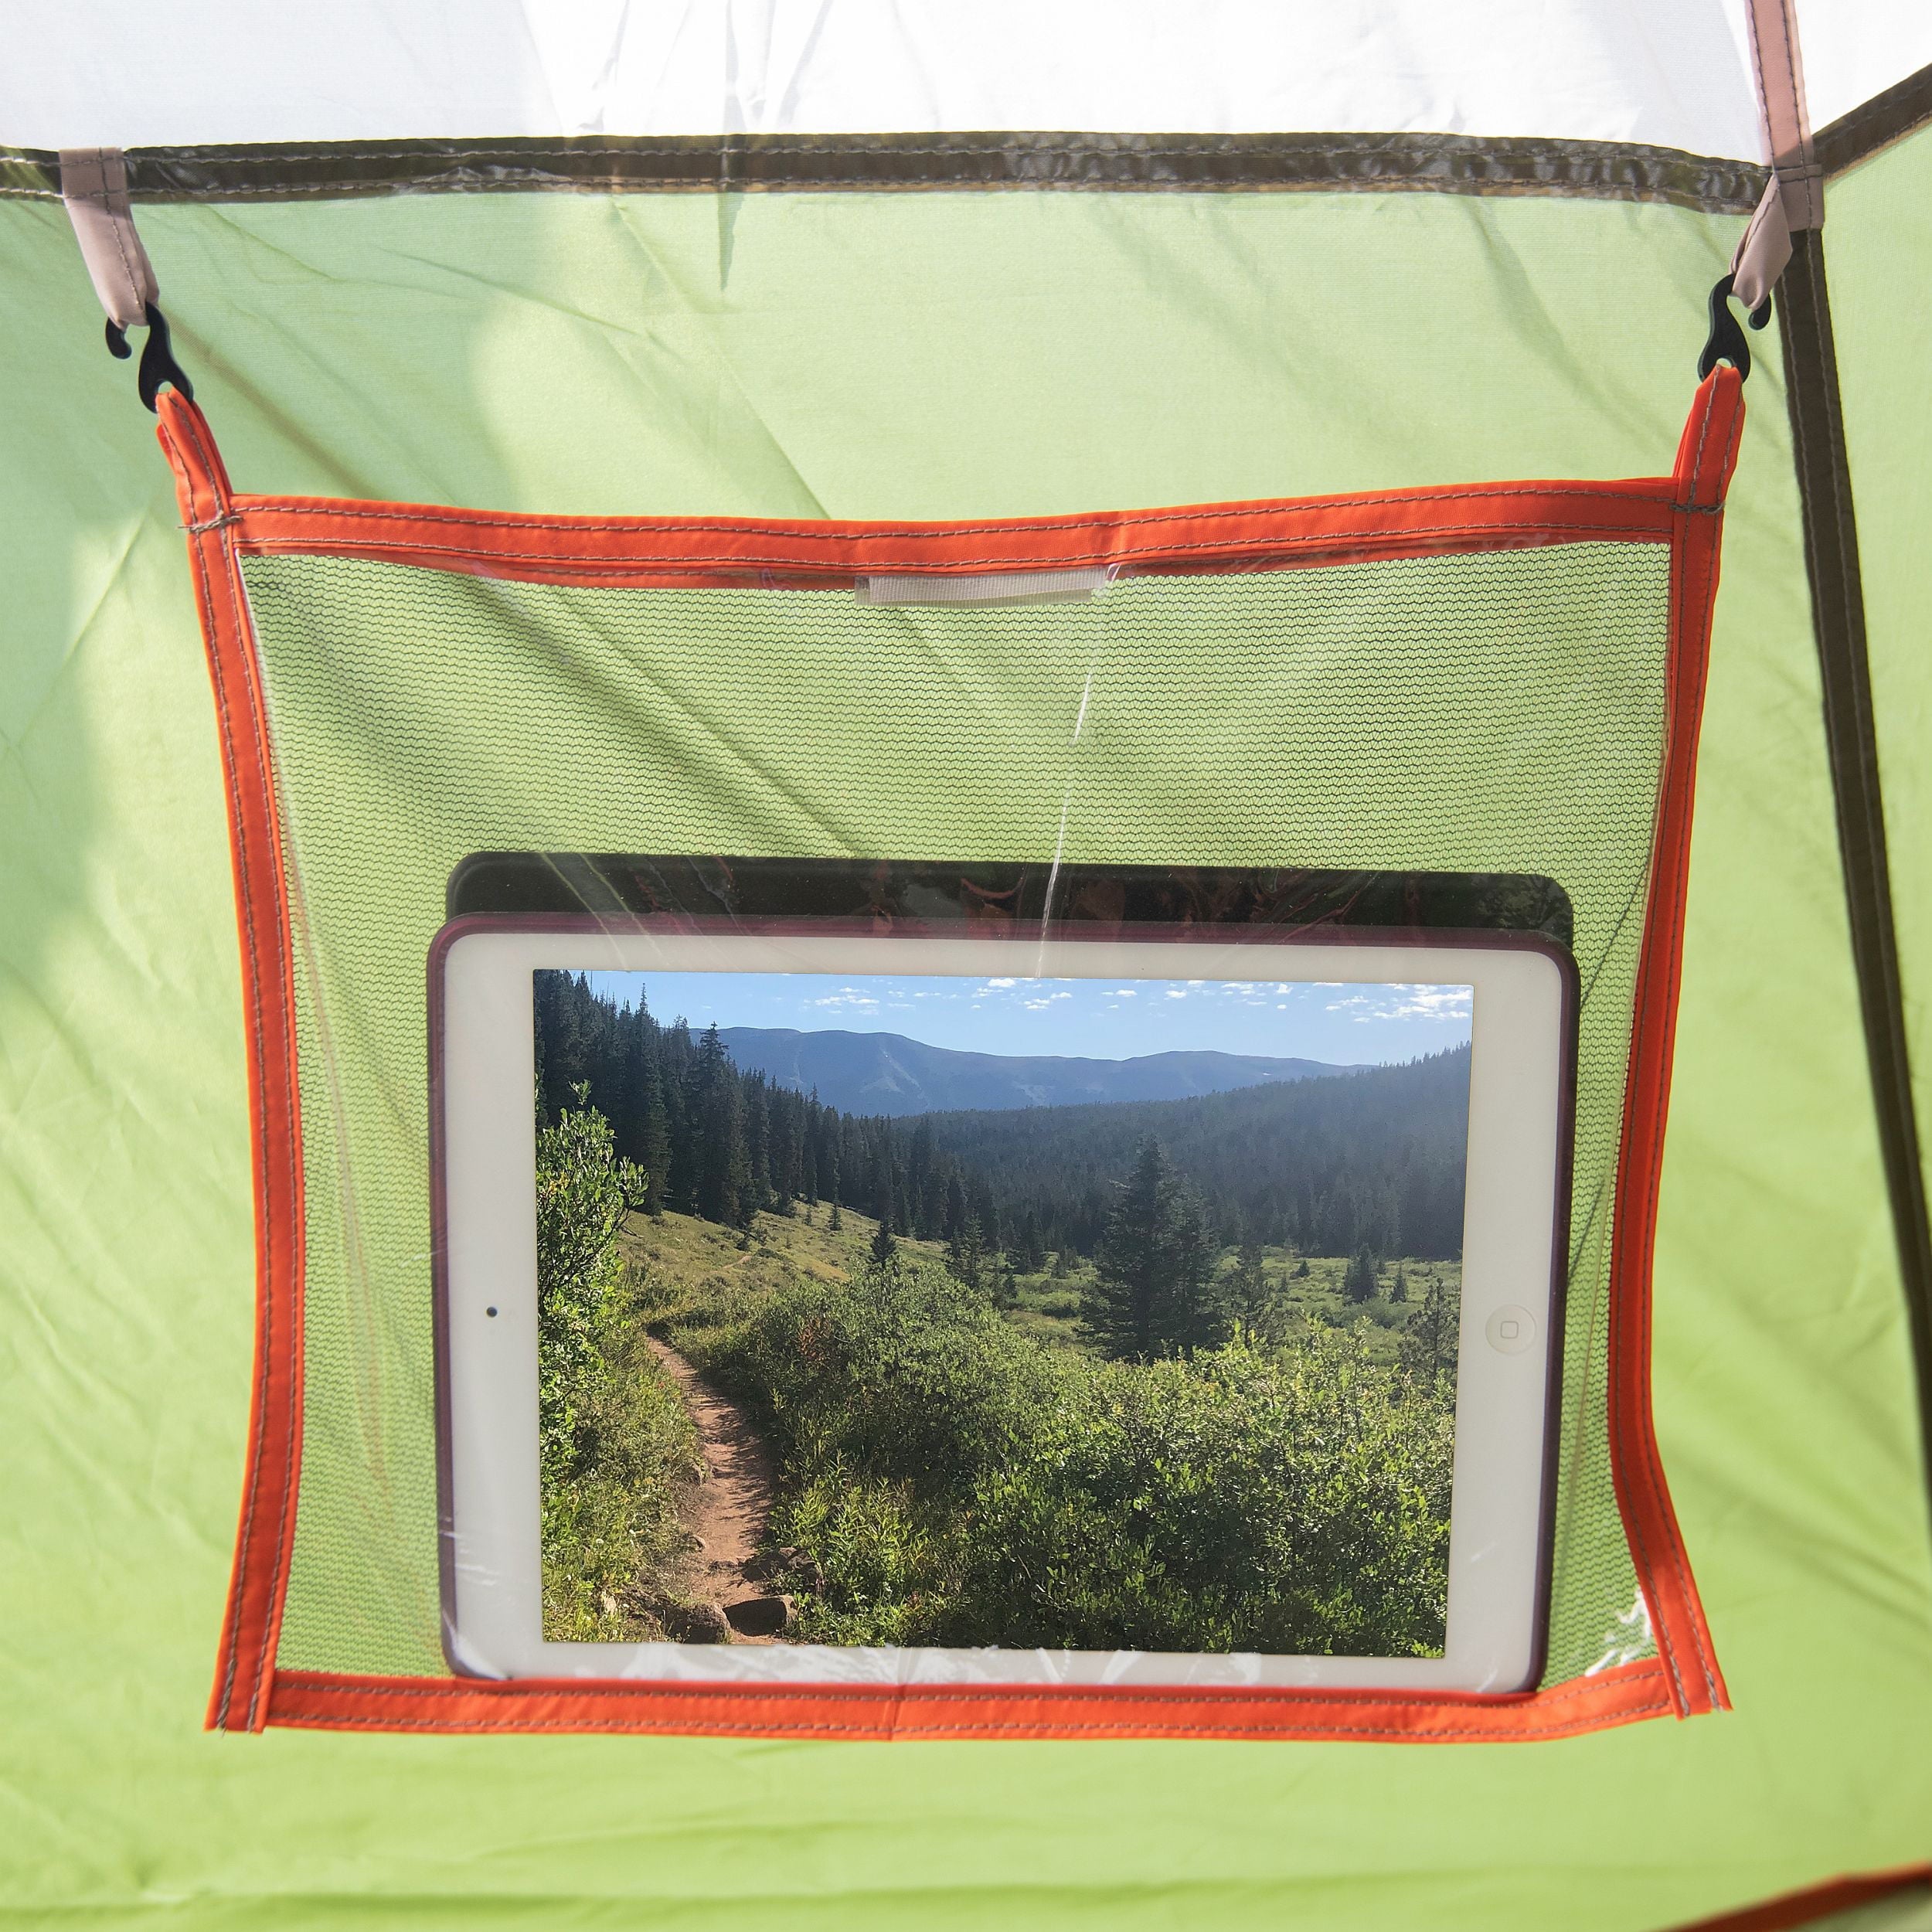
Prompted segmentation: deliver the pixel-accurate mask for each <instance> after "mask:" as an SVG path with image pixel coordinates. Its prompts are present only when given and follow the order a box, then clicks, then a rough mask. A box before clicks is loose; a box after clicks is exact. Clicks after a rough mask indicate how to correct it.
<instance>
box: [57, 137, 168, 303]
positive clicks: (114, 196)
mask: <svg viewBox="0 0 1932 1932" xmlns="http://www.w3.org/2000/svg"><path fill="white" fill-rule="evenodd" d="M60 199H61V200H62V201H63V202H65V203H66V209H67V219H68V220H70V222H72V223H73V232H74V239H75V240H77V241H78V242H79V243H80V259H81V260H83V261H84V262H85V263H86V264H87V274H88V277H89V279H90V281H92V282H93V283H94V293H95V294H97V295H98V296H99V297H100V306H101V307H102V308H104V309H105V310H106V311H107V319H108V321H111V322H112V323H113V324H114V325H115V326H116V327H117V328H133V327H134V325H136V324H137V323H138V322H141V321H145V319H146V317H147V313H148V304H149V303H150V302H151V301H155V300H156V299H157V298H158V294H159V291H158V289H157V288H156V287H155V271H154V267H153V265H152V264H151V263H150V262H149V260H148V251H147V250H146V249H145V248H143V247H141V237H140V236H138V234H136V233H134V210H133V209H132V208H131V207H130V206H128V161H127V157H126V156H125V155H123V154H122V152H121V150H120V149H119V148H62V149H61V151H60Z"/></svg>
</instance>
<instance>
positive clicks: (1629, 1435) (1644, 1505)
mask: <svg viewBox="0 0 1932 1932" xmlns="http://www.w3.org/2000/svg"><path fill="white" fill-rule="evenodd" d="M1743 416H1744V410H1743V383H1742V382H1741V381H1740V379H1739V376H1738V374H1737V372H1736V370H1735V369H1730V368H1729V367H1719V369H1716V371H1715V372H1713V374H1712V375H1711V376H1709V378H1708V379H1706V382H1705V383H1704V384H1703V385H1702V387H1701V388H1700V389H1699V391H1698V393H1697V402H1696V406H1694V407H1693V408H1692V411H1691V417H1690V421H1689V423H1688V424H1687V425H1686V427H1685V431H1684V440H1683V442H1682V445H1681V446H1680V447H1679V451H1678V457H1677V473H1676V476H1675V479H1674V481H1675V485H1676V488H1675V495H1676V497H1677V498H1678V501H1679V505H1681V507H1680V508H1679V509H1678V511H1677V512H1675V515H1676V519H1677V525H1678V527H1677V529H1676V532H1675V543H1674V546H1673V549H1672V574H1671V619H1670V641H1669V645H1668V660H1667V669H1666V673H1665V691H1666V693H1667V698H1666V702H1667V704H1668V715H1667V719H1666V726H1665V751H1664V771H1663V781H1662V785H1661V787H1659V793H1658V813H1657V835H1656V841H1655V848H1654V851H1653V855H1652V858H1651V880H1650V900H1649V904H1648V908H1647V910H1646V912H1645V920H1644V939H1643V947H1642V951H1641V954H1639V959H1638V973H1637V995H1636V1002H1635V1012H1634V1024H1633V1026H1632V1030H1631V1061H1630V1073H1629V1077H1628V1080H1627V1081H1626V1083H1625V1085H1624V1135H1623V1145H1622V1148H1621V1151H1620V1153H1619V1155H1618V1159H1617V1210H1616V1218H1615V1221H1614V1224H1613V1228H1612V1233H1611V1282H1610V1384H1609V1391H1608V1393H1609V1407H1610V1453H1611V1477H1612V1479H1613V1481H1614V1484H1615V1486H1616V1490H1617V1504H1618V1506H1619V1508H1620V1509H1621V1511H1622V1512H1623V1518H1624V1530H1625V1532H1626V1533H1627V1534H1628V1536H1629V1539H1630V1547H1631V1556H1632V1558H1633V1560H1634V1563H1635V1565H1636V1569H1637V1576H1638V1582H1639V1583H1640V1584H1641V1586H1642V1588H1643V1592H1644V1599H1645V1604H1647V1606H1648V1609H1649V1611H1650V1619H1651V1633H1652V1634H1653V1635H1654V1636H1655V1638H1656V1641H1657V1648H1658V1655H1660V1656H1661V1657H1662V1659H1663V1661H1664V1663H1665V1668H1667V1669H1668V1672H1669V1675H1670V1682H1671V1695H1672V1701H1673V1702H1675V1705H1676V1706H1677V1709H1678V1710H1679V1713H1680V1714H1682V1715H1683V1716H1691V1715H1692V1714H1694V1713H1699V1712H1703V1711H1709V1710H1722V1709H1729V1708H1730V1697H1729V1696H1728V1694H1727V1693H1726V1690H1725V1688H1724V1679H1723V1673H1722V1672H1720V1671H1719V1668H1718V1667H1717V1653H1716V1648H1714V1646H1713V1644H1712V1642H1711V1636H1710V1629H1709V1625H1708V1624H1707V1623H1706V1621H1705V1617H1704V1609H1703V1605H1702V1602H1701V1600H1699V1597H1698V1594H1697V1586H1696V1583H1695V1582H1694V1581H1693V1580H1692V1577H1691V1569H1690V1562H1689V1558H1688V1557H1687V1556H1686V1555H1685V1550H1684V1539H1683V1536H1682V1532H1681V1531H1680V1530H1679V1528H1678V1524H1677V1512H1676V1511H1675V1509H1674V1508H1673V1507H1672V1504H1671V1499H1670V1488H1669V1485H1668V1483H1667V1482H1666V1481H1665V1478H1664V1465H1663V1460H1662V1457H1661V1455H1660V1454H1658V1447H1657V1430H1656V1425H1655V1420H1654V1419H1653V1417H1652V1415H1651V1380H1650V1368H1651V1264H1652V1260H1653V1259H1654V1256H1655V1248H1656V1243H1657V1189H1658V1183H1659V1181H1660V1180H1661V1179H1662V1172H1663V1165H1664V1127H1665V1119H1666V1117H1667V1115H1668V1111H1669V1107H1670V1077H1671V1061H1672V1052H1673V1049H1674V1047H1675V1043H1676V1036H1677V989H1678V982H1679V976H1680V973H1681V970H1682V963H1683V952H1684V901H1685V887H1686V883H1687V881H1688V878H1689V870H1690V832H1691V810H1692V804H1693V802H1694V800H1695V797H1696V787H1697V740H1698V732H1699V726H1700V725H1701V723H1702V719H1703V711H1704V683H1705V674H1706V668H1707V667H1708V665H1709V658H1710V620H1711V607H1712V604H1713V600H1714V598H1715V597H1716V594H1717V553H1718V536H1719V523H1720V521H1721V518H1722V513H1723V502H1724V492H1725V489H1726V486H1727V485H1728V484H1729V483H1730V476H1731V471H1732V469H1733V467H1734V466H1735V465H1736V461H1737V439H1738V435H1739V433H1740V430H1741V429H1742V427H1743Z"/></svg>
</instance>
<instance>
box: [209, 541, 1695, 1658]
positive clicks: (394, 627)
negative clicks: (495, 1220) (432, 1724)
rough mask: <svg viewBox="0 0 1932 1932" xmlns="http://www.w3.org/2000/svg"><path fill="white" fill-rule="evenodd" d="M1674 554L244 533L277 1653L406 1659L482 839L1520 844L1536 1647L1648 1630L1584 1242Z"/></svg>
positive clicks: (615, 846)
mask: <svg viewBox="0 0 1932 1932" xmlns="http://www.w3.org/2000/svg"><path fill="white" fill-rule="evenodd" d="M1669 562H1670V559H1669V553H1668V550H1667V549H1666V548H1665V547H1664V546H1662V545H1657V544H1646V543H1580V544H1572V545H1566V546H1551V547H1546V548H1540V549H1529V550H1522V551H1514V552H1505V553H1493V554H1489V555H1484V556H1464V557H1436V558H1425V559H1419V560H1405V561H1399V562H1386V563H1364V564H1355V565H1349V566H1342V567H1336V568H1330V569H1320V570H1274V571H1265V572H1256V573H1249V574H1238V575H1223V576H1211V577H1145V578H1140V579H1134V580H1126V581H1123V582H1121V583H1117V584H1115V585H1113V586H1111V587H1109V588H1108V589H1107V591H1106V592H1105V594H1104V595H1102V596H1100V597H1097V598H1096V599H1095V600H1093V601H1092V602H1090V603H1085V604H1047V605H1041V606H1036V607H1018V608H1013V607H1008V608H1000V609H980V610H973V609H970V608H969V609H960V608H958V607H951V608H947V607H900V608H890V607H871V606H866V605H862V604H859V603H858V602H857V601H856V600H855V598H854V597H853V596H852V594H851V593H850V591H849V590H815V591H801V590H759V589H744V590H615V589H606V588H600V587H566V588H560V587H549V586H539V585H527V584H519V583H498V582H492V581H488V580H482V579H479V578H475V577H465V576H461V575H456V574H450V573H441V572H437V571H431V570H416V569H408V568H402V567H399V566H393V565H386V564H377V563H362V562H358V561H349V560H335V559H318V558H305V557H299V556H275V557H266V558H253V559H250V560H247V561H246V562H245V563H244V566H243V570H244V574H245V577H246V580H247V589H248V593H249V597H250V600H251V603H252V604H253V610H254V615H255V620H256V624H257V630H258V634H259V636H260V645H261V650H262V654H263V657H264V661H265V664H266V668H267V684H268V689H269V694H270V709H271V713H272V723H273V730H274V737H275V749H276V756H277V762H278V766H279V770H280V774H281V787H282V798H283V808H284V813H285V823H286V828H287V842H288V847H289V849H288V853H287V858H288V862H289V872H290V877H291V889H292V893H293V897H294V923H295V942H296V948H297V958H298V965H297V982H298V983H297V1003H298V1039H299V1050H300V1053H301V1094H302V1109H303V1126H304V1134H305V1136H306V1141H305V1165H306V1184H307V1189H308V1217H309V1218H308V1282H307V1294H308V1301H307V1313H306V1322H305V1337H306V1369H305V1383H304V1390H305V1394H304V1401H305V1408H304V1441H303V1461H302V1472H301V1495H300V1502H299V1508H298V1518H297V1526H296V1542H295V1553H294V1565H293V1568H292V1572H291V1582H290V1586H289V1592H288V1600H287V1617H286V1621H285V1622H284V1625H283V1629H282V1634H281V1647H280V1651H279V1653H278V1660H277V1661H278V1662H279V1664H280V1665H281V1666H282V1667H283V1668H307V1669H325V1670H342V1671H363V1672H432V1673H440V1672H442V1671H443V1669H444V1665H443V1662H442V1658H441V1654H440V1648H439V1645H438V1638H437V1631H438V1604H437V1549H436V1534H437V1532H436V1461H435V1441H434V1423H433V1413H434V1410H433V1364H432V1356H431V1343H430V1260H429V1253H428V1247H429V1237H428V1175H427V1145H426V1135H425V1120H426V1117H427V1094H426V1056H425V1037H426V1029H425V1013H424V961H425V957H426V954H427V951H428V948H429V946H430V940H431V939H432V938H433V937H434V934H435V933H436V931H437V928H438V927H439V926H440V924H441V923H442V921H443V908H444V888H445V885H446V883H447V880H448V878H449V875H450V873H451V869H453V868H454V866H455V865H456V864H457V862H458V861H459V860H461V859H463V858H464V856H465V855H468V854H469V853H471V852H476V851H478V850H482V849H496V850H519V849H520V850H549V851H593V852H622V851H634V852H694V853H709V852H736V853H747V854H753V853H755V854H766V855H780V856H787V857H806V856H826V857H832V856H835V857H847V856H851V857H873V858H880V857H886V858H895V859H940V860H948V861H956V862H971V861H1036V862H1037V861H1042V860H1048V859H1052V858H1053V856H1055V855H1056V853H1057V854H1058V855H1060V857H1061V858H1062V859H1063V860H1064V861H1065V862H1068V863H1083V864H1094V865H1107V864H1114V865H1119V864H1130V863H1131V864H1144V865H1195V866H1297V867H1308V868H1311V869H1379V870H1417V871H1444V872H1526V873H1539V874H1543V875H1546V876H1549V877H1552V878H1553V879H1556V880H1557V881H1558V882H1559V883H1560V884H1561V885H1562V886H1563V887H1564V888H1565V889H1566V890H1567V892H1568V893H1569V894H1570V899H1571V900H1572V902H1573V906H1574V910H1575V917H1576V951H1577V962H1578V965H1579V968H1580V973H1581V978H1582V985H1583V1003H1582V1009H1581V1025H1580V1041H1579V1058H1578V1094H1577V1150H1576V1177H1575V1191H1574V1218H1573V1228H1572V1236H1571V1257H1572V1262H1571V1270H1570V1284H1569V1316H1568V1328H1567V1332H1566V1338H1565V1352H1564V1384H1563V1419H1562V1430H1563V1437H1562V1461H1561V1475H1560V1485H1559V1492H1558V1506H1557V1521H1556V1545H1555V1573H1554V1579H1553V1599H1552V1600H1553V1611H1552V1617H1553V1621H1552V1629H1551V1634H1550V1648H1549V1663H1548V1668H1547V1673H1546V1675H1547V1679H1548V1681H1550V1682H1558V1681H1561V1680H1563V1679H1567V1678H1570V1677H1573V1676H1575V1675H1578V1674H1579V1673H1580V1672H1583V1671H1585V1670H1587V1669H1589V1668H1591V1667H1593V1666H1600V1665H1604V1664H1606V1663H1611V1662H1620V1661H1623V1660H1625V1659H1628V1658H1636V1657H1639V1656H1644V1655H1649V1654H1650V1652H1651V1643H1650V1637H1649V1631H1648V1624H1647V1623H1646V1621H1645V1617H1644V1614H1643V1611H1642V1610H1641V1605H1640V1601H1639V1597H1638V1589H1637V1585H1636V1580H1635V1577H1634V1573H1633V1571H1632V1570H1631V1563H1630V1559H1629V1556H1628V1552H1627V1550H1626V1548H1625V1546H1624V1536H1623V1532H1622V1529H1621V1524H1620V1522H1619V1520H1618V1516H1617V1509H1616V1504H1615V1500H1614V1495H1613V1492H1612V1488H1611V1476H1610V1468H1609V1461H1608V1454H1607V1433H1606V1424H1605V1413H1604V1364H1605V1359H1606V1345H1607V1307H1606V1298H1605V1285H1606V1281H1607V1267H1608V1258H1609V1257H1608V1252H1607V1239H1606V1235H1607V1229H1608V1226H1609V1222H1610V1213H1611V1196H1612V1189H1613V1182H1614V1161H1615V1154H1616V1145H1617V1130H1618V1124H1619V1121H1620V1118H1621V1104H1622V1094H1623V1083H1624V1070H1625V1064H1626V1060H1627V1056H1628V1045H1629V1033H1630V1023H1631V997H1632V987H1633V982H1634V971H1635V965H1636V957H1637V948H1638V939H1639V936H1640V929H1641V923H1642V913H1643V906H1644V891H1645V883H1646V879H1647V876H1648V862H1649V855H1650V840H1651V826H1652V820H1653V815H1654V811H1655V803H1656V794H1657V786H1658V770H1659V764H1660V760H1661V756H1662V741H1663V731H1664V717H1665V692H1664V664H1665V639H1666V634H1667V630H1668V573H1669ZM1077 722H1080V729H1079V730H1078V732H1076V725H1077Z"/></svg>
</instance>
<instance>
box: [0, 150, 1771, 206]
mask: <svg viewBox="0 0 1932 1932" xmlns="http://www.w3.org/2000/svg"><path fill="white" fill-rule="evenodd" d="M127 166H128V189H129V192H130V194H131V196H132V198H133V199H134V200H136V201H161V202H174V201H249V200H259V201H278V200H298V199H308V198H309V197H312V196H319V197H323V198H326V199H349V198H354V197H358V196H369V195H390V194H406V193H457V194H485V193H516V194H522V193H532V192H566V193H567V192H576V193H603V194H614V193H676V192H685V193H696V194H716V193H720V192H733V193H737V192H745V193H757V192H787V191H790V192H838V191H841V190H843V191H846V192H859V193H877V192H892V191H902V192H903V191H910V192H920V191H926V192H933V191H942V192H943V191H947V190H961V189H1008V190H1011V189H1022V190H1035V191H1039V190H1046V191H1049V192H1050V191H1059V192H1068V191H1071V192H1126V193H1134V192H1139V193H1163V192H1165V193H1200V192H1282V191H1290V192H1292V191H1294V190H1298V189H1299V190H1308V189H1321V190H1327V191H1329V192H1335V191H1341V192H1348V191H1351V190H1352V191H1355V192H1395V191H1400V190H1405V189H1406V190H1419V191H1421V192H1437V193H1447V194H1478V195H1549V196H1563V197H1575V198H1583V199H1600V200H1613V201H1636V202H1661V203H1665V204H1667V205H1669V206H1675V207H1681V208H1689V209H1698V210H1701V211H1703V212H1706V213H1726V214H1743V213H1748V212H1749V211H1750V209H1753V208H1754V207H1755V206H1757V203H1758V202H1759V200H1760V197H1761V196H1762V195H1763V192H1764V186H1765V183H1766V182H1767V180H1768V179H1769V178H1770V175H1769V171H1768V170H1767V169H1766V168H1763V167H1760V166H1759V165H1757V164H1755V163H1753V162H1744V161H1728V160H1724V159H1722V158H1715V157H1711V156H1706V155H1687V154H1685V153H1682V151H1679V150H1678V149H1675V148H1653V147H1645V146H1641V145H1631V144H1619V143H1614V142H1607V141H1561V140H1555V139H1549V140H1527V139H1505V140H1486V139H1481V138H1475V137H1471V136H1468V135H1458V134H1097V133H1079V132H1036V133H1005V132H1000V133H971V132H968V133H957V134H954V133H946V134H932V133H921V134H713V135H705V136H702V137H697V136H689V135H673V136H657V135H638V136H631V137H624V138H614V137H611V136H605V135H597V136H587V137H584V138H580V139H572V138H566V139H560V140H548V139H544V140H536V139H531V140H521V139H519V140H505V141H384V142H379V143H370V142H341V143H316V144H303V143H293V144H286V145H261V146H252V145H251V146H247V147H233V148H218V147H209V148H131V149H130V150H129V151H128V155H127ZM58 192H59V169H58V167H57V165H56V158H55V157H54V156H53V155H51V154H46V153H43V152H41V151H37V150H24V149H19V150H14V151H12V152H11V154H9V153H7V152H6V151H0V196H25V197H27V198H29V199H46V198H48V197H49V196H55V195H57V194H58Z"/></svg>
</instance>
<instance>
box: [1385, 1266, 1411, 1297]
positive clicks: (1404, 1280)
mask: <svg viewBox="0 0 1932 1932" xmlns="http://www.w3.org/2000/svg"><path fill="white" fill-rule="evenodd" d="M1408 1298H1409V1277H1408V1276H1407V1275H1406V1274H1403V1271H1402V1264H1401V1263H1400V1261H1398V1262H1397V1263H1396V1278H1395V1280H1394V1281H1393V1282H1392V1283H1390V1284H1389V1300H1390V1301H1407V1300H1408Z"/></svg>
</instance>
